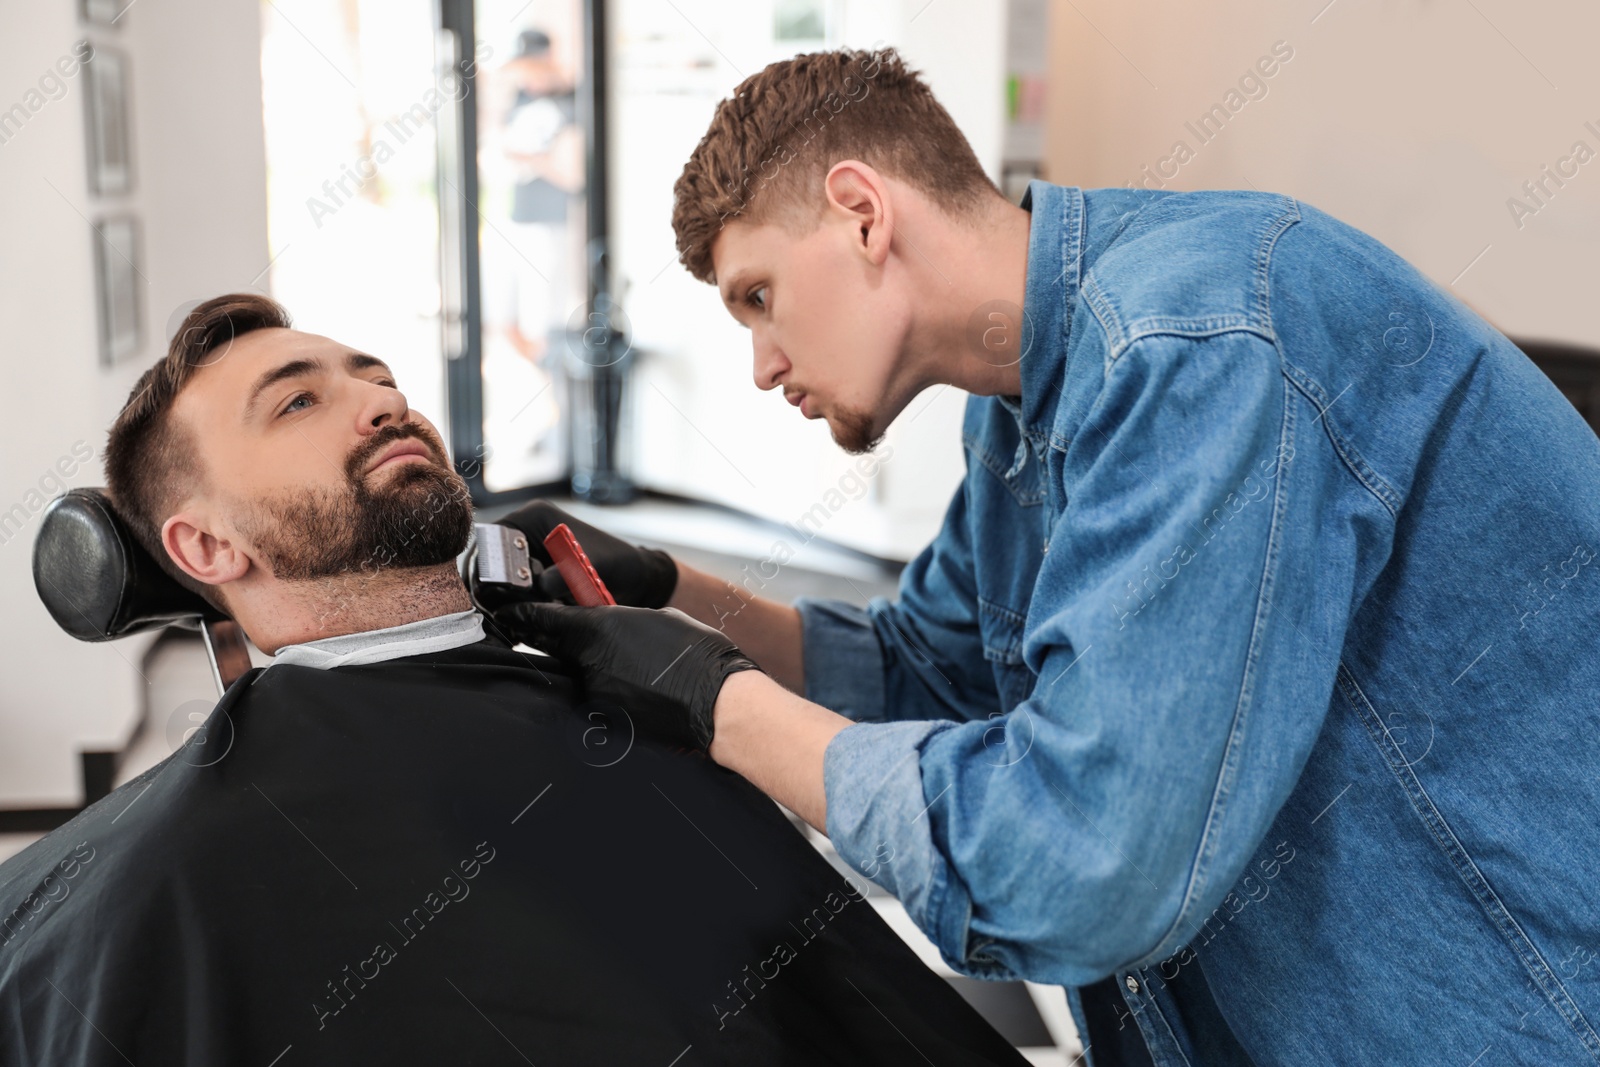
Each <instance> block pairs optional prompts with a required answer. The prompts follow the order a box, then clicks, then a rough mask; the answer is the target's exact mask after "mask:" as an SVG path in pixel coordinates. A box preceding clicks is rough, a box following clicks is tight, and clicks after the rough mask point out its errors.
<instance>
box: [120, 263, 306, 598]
mask: <svg viewBox="0 0 1600 1067" xmlns="http://www.w3.org/2000/svg"><path fill="white" fill-rule="evenodd" d="M289 326H290V319H289V312H288V311H286V310H285V309H284V307H283V305H281V304H279V303H278V302H277V301H276V300H273V299H272V298H271V297H266V296H260V295H258V294H256V293H228V294H225V295H223V296H218V297H213V298H211V299H210V300H207V301H205V302H204V303H202V304H200V305H198V306H197V307H195V309H194V310H193V311H191V312H189V314H188V315H187V316H186V317H185V318H184V320H183V324H182V325H180V326H179V327H178V331H177V332H176V333H175V334H173V336H172V341H171V343H170V344H169V345H168V346H167V354H166V355H165V356H163V357H162V358H161V359H160V360H158V361H157V362H156V363H155V365H154V366H152V367H150V368H149V369H148V370H146V371H145V372H144V374H142V375H141V376H140V377H139V381H138V383H137V384H136V385H134V387H133V391H132V392H130V393H129V394H128V400H127V402H126V403H125V404H123V406H122V411H121V413H120V414H118V415H117V419H116V421H115V422H114V423H112V425H111V431H110V434H109V438H108V440H107V442H106V447H105V467H106V491H107V493H108V494H109V495H110V497H111V503H112V505H113V506H114V507H115V508H116V510H117V514H118V515H120V516H121V517H122V521H123V523H124V524H125V525H127V527H128V528H129V530H131V531H132V533H133V536H134V538H135V539H136V540H137V541H138V542H139V543H140V544H141V545H142V546H143V547H144V549H145V551H147V552H149V553H150V555H152V556H154V557H155V560H156V562H157V563H158V564H160V565H161V568H162V570H164V571H166V572H167V573H168V574H170V575H171V576H172V577H173V578H174V579H176V580H177V582H178V584H179V585H181V586H183V587H184V588H185V589H189V590H192V591H193V592H195V593H197V594H199V595H200V596H201V597H203V598H205V600H206V602H207V603H208V604H210V605H211V606H212V607H214V608H216V609H217V610H218V611H221V612H224V613H227V612H228V608H227V604H226V601H225V598H224V597H223V595H222V592H221V590H219V589H218V588H217V587H216V586H213V585H208V584H207V583H205V582H202V581H198V580H196V579H195V578H193V577H191V576H190V575H189V574H188V573H186V572H185V571H184V570H183V568H182V567H179V566H178V565H177V563H175V562H173V560H172V558H171V557H170V556H168V555H167V550H166V549H165V548H164V547H163V546H162V544H161V525H162V523H164V522H166V520H167V519H168V518H169V517H170V516H171V515H172V513H173V512H174V511H176V510H177V509H178V505H179V503H180V502H181V501H182V500H184V499H185V498H186V497H188V496H189V495H190V494H191V493H193V492H194V491H195V490H196V489H197V488H199V487H201V486H203V485H204V484H205V478H206V471H205V464H204V459H203V457H202V456H201V454H200V449H199V447H198V442H197V441H196V440H195V436H194V432H193V430H192V429H191V428H189V427H186V426H183V425H181V424H179V423H178V422H177V421H176V420H175V419H174V418H173V417H172V405H173V402H174V401H175V400H176V399H177V398H178V394H179V393H180V392H182V391H183V387H184V386H185V385H186V384H187V383H188V381H189V379H190V378H191V377H193V376H194V372H195V371H196V370H197V369H198V368H200V367H202V366H204V365H205V364H206V362H207V360H206V357H207V356H208V355H210V354H211V353H213V352H215V351H216V350H218V349H220V348H224V347H225V346H226V345H228V344H229V343H231V342H232V341H233V340H234V338H236V337H241V336H243V335H244V334H247V333H250V332H251V331H253V330H262V329H269V328H281V329H288V328H289Z"/></svg>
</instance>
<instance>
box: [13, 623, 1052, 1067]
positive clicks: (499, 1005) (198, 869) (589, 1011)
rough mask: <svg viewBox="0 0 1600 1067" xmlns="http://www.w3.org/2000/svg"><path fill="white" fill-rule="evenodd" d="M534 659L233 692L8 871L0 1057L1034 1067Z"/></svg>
mask: <svg viewBox="0 0 1600 1067" xmlns="http://www.w3.org/2000/svg"><path fill="white" fill-rule="evenodd" d="M552 666H553V664H552V661H550V660H549V659H546V658H543V657H536V656H531V655H526V654H524V653H521V652H517V651H513V650H512V649H510V648H508V647H507V646H506V645H505V644H504V643H503V642H501V641H498V640H496V639H494V638H489V639H486V640H485V641H483V642H479V643H477V644H472V645H467V646H464V647H462V648H457V649H453V650H450V651H447V652H436V653H428V654H424V655H417V656H410V657H406V658H402V659H395V660H390V661H387V662H383V663H375V664H369V665H363V666H344V667H337V668H333V669H330V670H318V669H313V668H310V667H303V666H298V665H291V664H276V665H274V666H272V667H271V668H270V669H262V668H256V669H254V670H252V671H250V672H249V673H248V674H246V675H244V676H243V677H242V678H240V679H239V680H238V681H237V682H235V683H234V685H233V686H231V687H230V688H229V690H228V692H227V694H226V695H225V696H224V697H223V699H222V700H221V701H220V702H219V703H218V705H217V706H216V708H215V710H213V712H212V713H211V716H210V717H209V719H208V720H207V721H206V724H205V726H204V728H203V730H202V731H201V732H200V733H197V734H196V735H195V736H194V737H192V738H191V739H190V740H189V741H188V743H186V744H185V745H184V746H183V747H181V748H179V749H178V750H177V751H176V752H175V753H174V754H173V756H171V757H170V758H168V759H167V760H165V761H164V762H162V763H161V764H160V765H158V766H156V767H155V768H153V769H151V770H150V771H149V772H147V773H145V774H143V775H141V776H140V777H138V778H137V779H135V780H134V781H132V782H129V783H128V784H127V785H125V786H123V787H122V788H120V789H118V790H116V791H115V792H114V793H112V794H111V795H110V796H108V797H106V798H104V799H103V800H100V801H98V802H97V803H95V804H93V805H91V806H90V807H89V808H87V809H86V810H85V811H84V812H82V813H81V814H80V815H78V816H77V817H75V818H74V819H72V820H71V821H70V822H68V823H66V824H65V825H64V826H62V827H60V828H59V829H57V830H56V831H54V832H52V833H50V834H49V835H47V836H46V837H44V838H43V839H41V840H40V841H38V842H35V843H34V844H33V845H32V846H30V847H29V848H28V849H26V850H25V851H23V852H22V853H20V854H18V855H17V856H15V857H13V858H12V859H11V860H10V861H8V862H7V863H5V864H4V865H0V1065H4V1067H24V1065H26V1067H39V1065H46V1064H48V1065H51V1067H59V1065H67V1064H95V1065H101V1064H104V1065H126V1064H129V1063H131V1064H134V1065H136V1067H155V1065H168V1067H170V1065H173V1064H194V1065H199V1064H206V1065H221V1064H227V1065H234V1064H246V1065H258V1067H300V1065H304V1064H339V1065H351V1064H411V1063H416V1064H424V1063H425V1064H452V1065H455V1064H522V1063H530V1064H536V1065H538V1067H549V1065H567V1064H597V1065H598V1064H604V1065H607V1067H612V1065H621V1064H639V1065H642V1067H669V1065H670V1067H694V1065H697V1064H712V1063H717V1064H824V1063H827V1064H852V1065H854V1064H916V1065H918V1067H925V1065H926V1064H928V1063H930V1062H931V1063H934V1064H939V1065H940V1067H954V1065H958V1064H1025V1063H1026V1061H1025V1060H1024V1059H1023V1058H1022V1057H1021V1056H1020V1054H1018V1053H1017V1052H1016V1051H1014V1050H1013V1049H1012V1048H1011V1047H1010V1046H1009V1045H1008V1044H1006V1042H1005V1041H1004V1040H1003V1039H1002V1038H1001V1036H1000V1035H999V1034H998V1033H997V1032H996V1031H994V1030H993V1029H992V1028H990V1027H989V1025H988V1024H987V1023H986V1022H984V1021H983V1019H982V1018H981V1017H980V1016H979V1015H978V1014H977V1013H976V1012H975V1011H974V1010H973V1009H972V1008H971V1007H969V1006H968V1005H967V1003H966V1002H965V1001H963V1000H962V999H961V997H960V996H959V995H958V994H957V993H956V992H955V991H954V990H953V989H952V988H951V987H950V986H949V985H948V984H947V983H946V982H944V981H943V980H942V979H941V978H940V977H939V976H937V975H936V974H934V973H933V972H932V971H930V970H928V969H927V968H926V967H925V966H923V964H922V963H921V962H920V961H919V960H918V959H917V957H916V954H915V953H914V952H913V951H912V950H911V949H909V948H908V947H907V946H906V945H905V944H904V943H903V942H902V941H901V940H900V939H899V938H898V937H897V936H896V935H895V934H894V933H893V931H891V930H890V928H889V927H888V926H887V925H886V924H885V923H884V922H883V921H882V920H881V919H880V918H879V917H878V915H877V913H876V912H875V911H874V910H873V907H872V905H871V904H870V903H868V902H867V901H866V900H865V899H863V897H862V895H861V890H860V889H859V888H857V887H856V886H857V884H859V885H860V886H861V887H864V886H865V884H866V883H865V882H864V881H861V880H857V882H856V883H852V882H851V881H850V880H847V879H845V878H844V877H843V876H842V875H841V874H840V873H839V872H838V871H837V870H836V869H835V868H834V867H833V866H832V865H831V864H829V863H828V861H827V860H826V859H824V858H823V857H822V856H821V855H820V854H819V853H817V851H816V850H815V849H814V848H813V847H812V846H811V845H810V844H809V843H808V842H807V841H806V840H805V838H804V837H803V836H802V835H801V834H800V833H798V832H797V831H796V830H795V828H794V827H793V826H792V825H791V824H790V823H789V821H788V820H787V819H786V818H785V817H784V815H783V813H782V812H781V811H780V810H779V809H778V808H777V807H776V806H775V805H774V804H773V803H772V802H771V801H770V800H768V799H767V798H766V797H765V796H764V795H762V794H761V793H760V792H759V791H758V790H757V789H756V788H755V787H754V786H752V785H751V784H750V783H749V782H747V781H746V780H745V779H743V778H741V777H740V776H738V775H736V774H734V773H732V772H729V771H726V770H724V769H722V768H720V767H718V766H717V765H716V764H715V763H713V762H712V761H711V760H709V759H707V758H706V757H704V756H702V755H699V754H695V753H688V752H685V751H683V750H675V749H672V748H669V747H666V746H663V745H658V744H655V743H653V742H650V741H648V740H645V739H644V738H637V737H630V736H629V734H630V733H631V730H630V728H629V725H628V722H627V720H626V719H625V718H624V717H623V716H620V715H616V714H613V715H611V716H610V717H609V718H608V717H606V716H604V715H601V714H598V713H597V709H594V708H585V707H584V706H583V705H582V704H581V701H580V686H579V683H578V682H577V681H576V679H574V678H570V677H567V676H565V675H563V674H560V673H557V672H556V670H553V669H552Z"/></svg>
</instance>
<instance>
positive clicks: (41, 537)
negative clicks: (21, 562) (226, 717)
mask: <svg viewBox="0 0 1600 1067" xmlns="http://www.w3.org/2000/svg"><path fill="white" fill-rule="evenodd" d="M33 584H34V588H35V589H37V590H38V591H39V599H40V600H43V601H44V606H45V609H46V610H47V611H49V612H50V617H51V618H53V619H55V620H56V623H57V624H58V625H59V626H60V627H61V628H62V629H63V630H65V631H66V632H67V633H69V634H71V635H72V636H73V637H76V638H77V639H78V640H80V641H115V640H116V639H118V638H120V637H127V636H129V635H130V634H136V633H141V632H143V631H145V630H159V629H162V628H165V627H168V626H176V627H179V628H182V629H187V630H198V631H199V632H200V635H201V637H202V638H204V640H205V646H206V656H207V657H208V658H209V659H210V661H211V678H212V681H214V682H215V683H216V685H217V694H218V695H219V696H220V695H221V694H222V693H224V692H226V691H227V688H228V686H230V685H232V684H233V682H234V680H235V679H237V678H238V677H239V676H240V675H242V674H244V673H245V672H246V671H248V670H249V669H250V667H251V663H250V652H249V649H248V648H247V647H246V645H245V636H244V630H243V629H242V628H241V627H240V626H239V624H238V623H236V622H234V621H233V620H232V619H230V618H228V617H227V616H226V615H224V614H222V613H221V612H220V611H218V610H217V609H216V608H214V607H212V606H211V605H210V604H208V603H207V602H206V601H205V600H204V599H203V598H202V597H200V596H199V595H198V594H196V593H193V592H190V591H189V590H188V589H185V588H184V587H183V586H181V585H179V584H178V583H177V581H176V580H174V579H173V578H172V576H171V575H169V574H167V572H166V571H164V570H162V569H161V567H160V566H158V565H157V564H156V561H155V560H153V559H151V558H150V554H149V553H147V552H146V551H145V550H144V548H143V547H142V546H141V545H140V544H139V542H138V541H136V540H135V539H134V537H133V533H132V532H131V531H130V530H129V529H128V528H127V526H126V525H124V524H123V521H122V519H121V517H119V516H118V515H117V513H116V511H115V510H114V509H113V508H112V506H111V498H110V497H108V496H107V495H106V493H105V490H103V489H72V490H69V491H67V492H66V493H65V494H63V495H61V496H58V497H56V498H55V499H54V500H52V501H51V502H50V504H49V506H47V507H46V508H45V511H44V516H43V517H42V518H41V519H40V522H39V533H38V536H37V537H35V539H34V543H33Z"/></svg>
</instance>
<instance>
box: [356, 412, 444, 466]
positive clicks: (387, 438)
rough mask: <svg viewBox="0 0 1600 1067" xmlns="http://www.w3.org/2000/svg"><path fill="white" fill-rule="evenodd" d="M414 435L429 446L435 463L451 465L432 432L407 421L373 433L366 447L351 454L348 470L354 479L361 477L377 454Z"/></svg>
mask: <svg viewBox="0 0 1600 1067" xmlns="http://www.w3.org/2000/svg"><path fill="white" fill-rule="evenodd" d="M412 437H414V438H416V439H417V440H419V441H421V442H422V443H423V444H424V445H426V446H427V447H428V451H429V452H430V453H431V454H432V458H433V460H434V462H435V463H438V464H440V465H442V466H445V467H448V466H449V465H450V464H449V461H448V460H446V459H445V457H444V450H443V449H442V448H441V447H440V445H439V443H438V442H437V441H435V440H434V438H433V435H432V434H430V433H428V431H427V430H425V429H423V428H422V426H421V425H420V424H418V423H407V424H406V425H404V426H385V427H384V428H383V429H381V430H379V431H378V432H377V433H375V434H373V435H372V440H370V441H368V442H367V443H366V445H365V446H364V447H362V448H358V449H356V451H355V452H354V453H352V454H351V456H350V462H349V463H348V464H347V465H346V472H347V473H348V474H349V475H350V478H351V479H352V480H356V479H359V478H360V477H361V475H362V474H363V473H365V471H366V469H367V467H368V466H370V465H371V463H372V461H373V460H374V459H375V458H377V456H378V455H379V454H381V453H382V452H383V450H384V449H386V448H388V447H389V446H391V445H393V444H394V443H395V442H396V441H404V440H406V439H407V438H412Z"/></svg>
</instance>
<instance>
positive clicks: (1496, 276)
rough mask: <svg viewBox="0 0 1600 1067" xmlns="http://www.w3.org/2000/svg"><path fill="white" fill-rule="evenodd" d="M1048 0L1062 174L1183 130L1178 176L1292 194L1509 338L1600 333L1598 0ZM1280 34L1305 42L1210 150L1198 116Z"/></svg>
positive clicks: (1159, 149) (1086, 169) (1076, 181)
mask: <svg viewBox="0 0 1600 1067" xmlns="http://www.w3.org/2000/svg"><path fill="white" fill-rule="evenodd" d="M1051 6H1052V10H1051V17H1052V20H1053V25H1052V31H1051V60H1052V62H1051V77H1052V82H1051V86H1050V97H1049V104H1048V112H1049V113H1048V116H1047V118H1048V123H1047V128H1048V130H1049V138H1048V146H1047V156H1048V162H1049V174H1048V177H1049V178H1050V179H1051V180H1052V181H1056V182H1060V183H1063V184H1069V185H1081V186H1085V187H1090V188H1092V187H1096V186H1110V185H1119V186H1120V185H1125V184H1127V183H1128V182H1129V181H1133V180H1138V179H1141V178H1142V173H1141V168H1142V167H1144V166H1145V165H1146V164H1150V165H1154V164H1155V163H1156V162H1157V161H1158V160H1159V159H1160V158H1161V157H1163V156H1166V155H1168V154H1169V153H1170V152H1171V150H1172V147H1173V145H1174V143H1175V142H1176V141H1178V140H1180V139H1181V140H1187V141H1188V143H1189V145H1190V147H1191V148H1194V149H1196V152H1195V156H1194V158H1193V160H1192V161H1190V162H1189V163H1187V164H1185V165H1183V166H1182V167H1181V168H1178V170H1177V173H1176V175H1175V176H1174V177H1173V178H1172V179H1171V180H1170V182H1169V183H1168V185H1167V188H1173V189H1248V188H1252V187H1254V188H1259V189H1263V190H1273V191H1278V192H1285V193H1289V194H1290V195H1293V196H1295V197H1298V198H1300V199H1302V200H1305V201H1307V202H1309V203H1311V204H1313V205H1315V206H1316V207H1319V208H1321V209H1322V210H1324V211H1326V212H1328V213H1330V214H1332V215H1335V216H1337V217H1339V218H1341V219H1343V220H1344V221H1346V222H1349V223H1351V224H1353V225H1355V226H1357V227H1359V228H1361V229H1363V230H1365V231H1367V232H1368V233H1370V234H1372V235H1373V236H1375V237H1377V238H1378V239H1379V240H1381V241H1383V242H1384V243H1385V244H1387V245H1389V246H1390V247H1391V248H1393V249H1394V250H1395V251H1396V252H1398V253H1399V254H1400V255H1402V256H1404V257H1405V258H1407V259H1408V260H1410V261H1411V262H1412V263H1413V264H1414V265H1416V266H1417V267H1418V268H1419V269H1421V270H1422V271H1423V272H1424V273H1426V274H1428V275H1429V276H1430V277H1431V278H1433V279H1434V280H1435V281H1437V282H1438V283H1439V284H1441V285H1445V286H1453V288H1452V290H1451V291H1452V292H1454V293H1455V294H1456V295H1457V296H1458V297H1460V298H1462V299H1463V300H1465V301H1466V302H1467V303H1468V304H1469V305H1470V306H1471V307H1473V308H1474V309H1476V310H1477V311H1478V312H1479V313H1480V314H1482V315H1484V316H1485V317H1487V318H1488V319H1489V320H1490V321H1491V322H1492V323H1494V324H1495V325H1496V326H1497V327H1499V328H1500V329H1501V330H1502V331H1504V332H1506V333H1509V334H1511V335H1513V336H1517V335H1531V336H1534V337H1547V338H1553V339H1565V340H1571V341H1581V342H1586V343H1589V344H1600V316H1596V315H1595V312H1594V292H1595V283H1596V281H1597V280H1600V267H1597V263H1596V253H1597V251H1600V65H1597V64H1596V63H1595V61H1594V50H1595V42H1596V41H1597V40H1600V6H1597V5H1595V4H1594V3H1592V2H1584V0H1556V2H1552V3H1545V4H1540V5H1538V7H1537V10H1534V9H1532V8H1528V9H1524V8H1522V7H1519V6H1517V5H1516V4H1513V3H1507V2H1478V3H1469V4H1455V3H1447V4H1433V3H1428V2H1426V0H1389V2H1385V3H1382V4H1358V3H1349V2H1342V3H1334V4H1327V3H1326V0H1311V2H1309V3H1305V4H1295V5H1292V6H1285V5H1283V4H1281V3H1274V2H1270V0H1223V2H1221V3H1212V4H1205V5H1194V4H1188V3H1180V2H1178V0H1141V2H1140V3H1139V4H1137V5H1134V6H1131V7H1129V6H1122V5H1118V4H1115V3H1111V2H1109V0H1097V2H1093V3H1082V2H1072V3H1068V2H1065V0H1052V5H1051ZM1279 40H1281V41H1284V42H1285V43H1286V44H1287V45H1288V46H1289V47H1290V48H1292V49H1293V51H1294V56H1293V58H1292V59H1291V60H1290V61H1289V62H1288V63H1286V64H1282V65H1279V66H1278V67H1277V68H1276V72H1275V73H1274V75H1273V76H1272V77H1271V78H1270V79H1267V80H1266V82H1265V85H1266V88H1267V93H1266V95H1265V96H1263V97H1261V98H1259V99H1256V100H1250V101H1249V102H1247V103H1245V104H1244V105H1243V106H1242V107H1240V108H1239V110H1238V111H1237V113H1236V114H1233V115H1232V116H1231V118H1230V119H1229V121H1228V123H1227V124H1226V125H1225V126H1224V127H1223V129H1222V131H1221V132H1220V134H1218V135H1217V136H1216V137H1215V138H1213V139H1212V140H1211V142H1210V143H1209V144H1206V145H1204V146H1199V141H1198V138H1196V137H1195V136H1194V135H1193V134H1191V133H1189V132H1188V131H1186V129H1185V126H1184V123H1185V121H1193V120H1194V119H1196V118H1197V117H1198V116H1199V115H1200V114H1201V113H1203V112H1204V111H1205V110H1206V109H1208V108H1209V107H1210V106H1211V105H1212V104H1214V103H1218V102H1219V101H1222V100H1223V97H1224V94H1225V93H1226V92H1227V91H1228V90H1229V89H1230V88H1232V87H1233V86H1234V85H1235V84H1236V83H1237V81H1238V79H1239V78H1240V77H1241V75H1243V74H1244V73H1245V72H1246V71H1247V70H1248V69H1249V68H1250V67H1251V65H1252V64H1254V63H1255V62H1256V60H1257V59H1259V58H1260V57H1262V56H1264V55H1267V54H1268V53H1269V52H1270V51H1271V49H1272V47H1273V44H1274V42H1275V41H1279ZM1270 66H1271V65H1270V64H1269V68H1270ZM1585 122H1589V123H1592V124H1593V125H1594V127H1595V128H1594V129H1592V130H1591V129H1589V128H1587V127H1586V126H1585ZM1578 141H1583V142H1586V144H1587V146H1588V149H1589V151H1590V152H1591V153H1593V154H1595V155H1594V156H1593V158H1592V159H1591V161H1590V162H1588V163H1585V164H1583V165H1581V166H1579V167H1577V168H1576V169H1577V174H1576V175H1575V176H1573V177H1569V178H1567V179H1565V183H1566V184H1565V186H1564V187H1562V188H1559V189H1557V188H1556V187H1555V186H1554V184H1553V183H1552V184H1551V185H1550V188H1551V189H1552V191H1553V196H1551V197H1550V198H1548V200H1547V201H1546V206H1545V207H1543V208H1540V209H1539V211H1538V212H1537V214H1536V215H1534V216H1533V217H1528V218H1524V219H1523V220H1522V225H1521V226H1519V225H1518V224H1517V222H1516V220H1515V219H1514V218H1513V215H1512V212H1511V210H1510V208H1509V207H1508V206H1507V201H1508V200H1509V199H1510V198H1512V197H1518V196H1521V197H1523V198H1524V199H1526V197H1525V194H1524V193H1523V191H1522V189H1521V186H1522V184H1523V183H1524V182H1527V181H1530V180H1533V179H1537V178H1539V177H1540V176H1541V169H1540V168H1541V167H1542V166H1544V165H1550V166H1552V167H1553V166H1555V165H1556V163H1557V161H1558V160H1559V159H1560V158H1561V157H1563V156H1566V155H1567V154H1568V153H1569V152H1570V151H1571V150H1572V148H1573V145H1574V143H1575V142H1578ZM1171 169H1172V167H1171V166H1170V165H1169V167H1168V170H1169V171H1170V170H1171ZM1569 169H1571V168H1570V167H1569ZM1152 187H1154V186H1152ZM1528 203H1529V204H1530V205H1532V203H1533V202H1532V201H1528ZM1480 256H1481V258H1479V257H1480Z"/></svg>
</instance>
